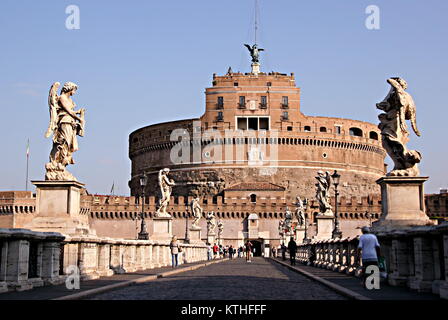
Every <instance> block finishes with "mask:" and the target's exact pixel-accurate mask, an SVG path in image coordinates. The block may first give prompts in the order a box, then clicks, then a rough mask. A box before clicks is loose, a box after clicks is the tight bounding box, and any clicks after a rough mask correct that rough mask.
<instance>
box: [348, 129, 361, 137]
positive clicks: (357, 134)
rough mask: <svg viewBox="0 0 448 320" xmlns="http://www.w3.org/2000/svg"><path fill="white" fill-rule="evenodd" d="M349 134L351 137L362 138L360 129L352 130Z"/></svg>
mask: <svg viewBox="0 0 448 320" xmlns="http://www.w3.org/2000/svg"><path fill="white" fill-rule="evenodd" d="M349 133H350V135H351V136H355V137H362V130H361V129H359V128H350V130H349Z"/></svg>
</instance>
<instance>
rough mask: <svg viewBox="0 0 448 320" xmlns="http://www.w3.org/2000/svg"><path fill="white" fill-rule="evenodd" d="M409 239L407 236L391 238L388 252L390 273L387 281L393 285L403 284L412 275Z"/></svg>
mask: <svg viewBox="0 0 448 320" xmlns="http://www.w3.org/2000/svg"><path fill="white" fill-rule="evenodd" d="M411 252H412V251H411V249H410V247H409V240H408V239H407V238H396V239H392V250H391V252H390V271H391V272H390V273H389V276H388V282H389V284H390V285H393V286H403V285H406V284H407V282H408V278H409V277H410V276H411V275H413V273H414V269H413V263H414V261H413V256H412V255H411Z"/></svg>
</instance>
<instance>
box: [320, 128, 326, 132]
mask: <svg viewBox="0 0 448 320" xmlns="http://www.w3.org/2000/svg"><path fill="white" fill-rule="evenodd" d="M319 131H320V132H327V128H325V127H320V128H319Z"/></svg>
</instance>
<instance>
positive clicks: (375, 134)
mask: <svg viewBox="0 0 448 320" xmlns="http://www.w3.org/2000/svg"><path fill="white" fill-rule="evenodd" d="M369 138H370V139H373V140H378V133H376V132H375V131H370V133H369Z"/></svg>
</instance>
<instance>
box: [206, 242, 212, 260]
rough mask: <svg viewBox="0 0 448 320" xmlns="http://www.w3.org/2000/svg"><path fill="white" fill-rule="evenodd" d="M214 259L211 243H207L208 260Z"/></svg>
mask: <svg viewBox="0 0 448 320" xmlns="http://www.w3.org/2000/svg"><path fill="white" fill-rule="evenodd" d="M212 259H213V248H212V245H211V244H210V243H208V242H207V260H212Z"/></svg>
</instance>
